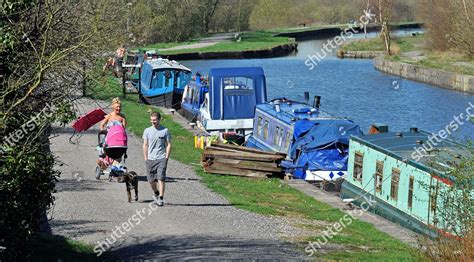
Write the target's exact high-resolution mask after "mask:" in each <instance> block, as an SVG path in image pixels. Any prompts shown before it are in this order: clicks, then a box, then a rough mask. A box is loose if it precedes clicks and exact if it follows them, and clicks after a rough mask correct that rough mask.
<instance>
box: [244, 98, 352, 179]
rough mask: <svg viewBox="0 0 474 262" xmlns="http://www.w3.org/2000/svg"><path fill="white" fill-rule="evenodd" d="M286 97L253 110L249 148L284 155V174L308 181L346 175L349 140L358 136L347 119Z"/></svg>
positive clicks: (317, 99)
mask: <svg viewBox="0 0 474 262" xmlns="http://www.w3.org/2000/svg"><path fill="white" fill-rule="evenodd" d="M315 101H316V102H315V104H314V106H313V107H311V106H309V105H307V104H305V103H299V102H295V101H291V100H288V99H285V98H280V99H274V100H272V101H271V102H269V103H265V104H260V105H257V106H256V109H255V120H254V129H253V134H252V136H250V137H249V139H248V141H247V146H248V147H253V148H258V149H262V150H267V151H274V152H280V153H285V154H287V160H286V161H284V162H283V163H282V165H283V167H284V169H285V170H286V171H285V173H291V174H292V175H293V177H295V178H300V179H304V180H308V181H335V180H338V179H342V178H344V176H345V175H346V173H347V159H348V146H349V137H350V136H351V135H359V134H361V130H360V128H359V126H358V125H357V124H355V123H353V122H352V121H350V120H347V119H343V118H338V117H335V116H332V115H331V114H329V113H326V112H324V111H322V110H321V109H320V108H319V98H316V99H315Z"/></svg>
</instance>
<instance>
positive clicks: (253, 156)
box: [203, 147, 283, 162]
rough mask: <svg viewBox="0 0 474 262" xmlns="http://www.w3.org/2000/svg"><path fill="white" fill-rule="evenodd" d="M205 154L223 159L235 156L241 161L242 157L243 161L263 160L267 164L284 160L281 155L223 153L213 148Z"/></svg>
mask: <svg viewBox="0 0 474 262" xmlns="http://www.w3.org/2000/svg"><path fill="white" fill-rule="evenodd" d="M203 154H204V155H205V156H207V155H213V156H222V157H230V156H233V159H239V157H242V159H244V158H245V159H255V160H259V159H263V160H266V161H267V162H270V161H278V160H283V158H282V156H279V155H262V154H255V153H249V152H238V151H236V152H230V151H222V150H219V149H215V148H211V147H208V148H206V149H205V150H204V153H203Z"/></svg>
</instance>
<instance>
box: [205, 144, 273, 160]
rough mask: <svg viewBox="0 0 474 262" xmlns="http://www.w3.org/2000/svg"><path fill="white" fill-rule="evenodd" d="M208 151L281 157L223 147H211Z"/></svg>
mask: <svg viewBox="0 0 474 262" xmlns="http://www.w3.org/2000/svg"><path fill="white" fill-rule="evenodd" d="M206 150H214V151H223V152H229V153H235V154H241V155H258V156H262V157H280V158H282V156H280V155H276V154H266V153H255V152H246V151H241V150H238V149H231V148H221V147H214V146H209V147H207V148H206Z"/></svg>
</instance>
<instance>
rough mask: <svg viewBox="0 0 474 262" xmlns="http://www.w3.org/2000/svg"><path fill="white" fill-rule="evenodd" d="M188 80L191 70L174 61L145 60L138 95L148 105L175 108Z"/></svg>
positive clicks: (179, 101) (160, 59)
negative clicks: (139, 94)
mask: <svg viewBox="0 0 474 262" xmlns="http://www.w3.org/2000/svg"><path fill="white" fill-rule="evenodd" d="M190 79H191V70H190V69H189V68H187V67H185V66H184V65H182V64H180V63H178V62H176V61H174V60H168V59H162V58H158V59H152V60H147V61H145V62H144V63H143V66H142V69H141V77H140V87H139V88H140V93H141V95H142V97H143V100H144V102H146V103H148V104H152V105H156V106H162V107H167V108H177V107H179V106H180V103H181V98H182V96H183V91H184V87H185V86H186V84H187V83H188V81H189V80H190Z"/></svg>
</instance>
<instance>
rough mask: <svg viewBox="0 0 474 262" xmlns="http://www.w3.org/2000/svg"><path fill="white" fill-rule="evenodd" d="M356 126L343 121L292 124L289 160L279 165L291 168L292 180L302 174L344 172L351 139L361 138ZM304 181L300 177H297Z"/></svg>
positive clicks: (329, 120)
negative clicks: (318, 171)
mask: <svg viewBox="0 0 474 262" xmlns="http://www.w3.org/2000/svg"><path fill="white" fill-rule="evenodd" d="M361 134H362V132H361V130H360V128H359V126H358V125H357V124H354V123H353V122H351V121H349V120H344V119H327V120H325V119H322V120H308V119H303V120H298V121H297V122H296V123H295V127H294V132H293V139H294V142H293V144H292V146H291V149H290V152H289V154H290V158H291V159H293V162H292V163H291V162H288V161H286V162H285V163H283V165H284V166H285V167H287V168H294V169H295V171H297V170H298V172H296V174H294V175H295V176H296V177H298V174H299V175H301V176H304V171H305V170H311V171H314V170H341V171H342V170H343V171H345V170H347V160H348V152H347V151H348V145H349V138H350V136H351V135H361ZM299 178H304V177H299Z"/></svg>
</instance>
